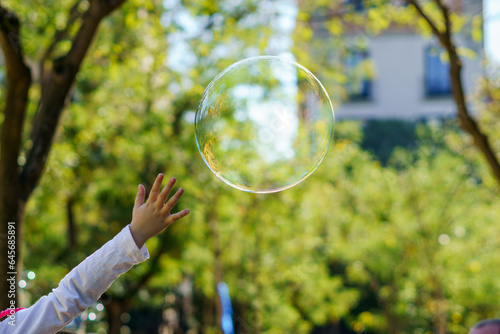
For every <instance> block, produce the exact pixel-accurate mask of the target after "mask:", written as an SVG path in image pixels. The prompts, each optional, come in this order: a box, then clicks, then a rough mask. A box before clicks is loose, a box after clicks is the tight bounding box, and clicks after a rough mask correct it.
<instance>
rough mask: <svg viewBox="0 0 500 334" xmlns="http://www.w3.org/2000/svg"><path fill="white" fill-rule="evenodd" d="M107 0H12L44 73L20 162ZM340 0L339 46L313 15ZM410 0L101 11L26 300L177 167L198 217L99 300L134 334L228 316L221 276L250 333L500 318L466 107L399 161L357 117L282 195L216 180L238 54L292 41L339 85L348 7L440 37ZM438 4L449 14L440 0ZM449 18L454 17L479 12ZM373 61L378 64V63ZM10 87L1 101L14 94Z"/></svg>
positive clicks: (263, 1)
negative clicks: (374, 150) (209, 116)
mask: <svg viewBox="0 0 500 334" xmlns="http://www.w3.org/2000/svg"><path fill="white" fill-rule="evenodd" d="M99 3H100V1H97V0H96V1H88V2H87V1H76V2H73V1H66V0H57V1H44V2H43V3H42V2H33V3H30V4H26V3H23V2H7V3H5V2H4V3H3V4H2V6H4V7H6V8H9V9H11V10H12V11H13V12H15V13H17V15H18V17H19V18H20V19H21V23H22V30H21V33H20V41H22V45H23V48H24V56H25V59H26V63H27V65H28V66H29V68H30V69H31V75H32V84H31V87H30V89H29V96H28V98H29V99H28V101H29V103H27V109H26V122H25V125H24V127H25V131H24V132H23V137H22V138H21V141H20V143H21V144H22V145H21V148H20V153H19V156H18V157H16V160H17V161H16V162H17V164H18V165H17V164H16V168H17V169H19V168H22V167H23V166H24V165H25V164H26V163H27V160H28V159H29V157H28V155H29V153H28V152H29V150H30V148H31V147H32V145H34V143H33V142H32V140H33V139H32V138H31V133H30V130H31V126H32V125H33V124H37V122H36V119H37V117H38V116H37V115H39V113H40V108H41V105H42V104H43V103H44V101H43V99H41V97H43V96H49V95H50V93H49V92H48V91H47V90H46V89H48V87H50V85H49V84H47V82H48V81H50V79H51V77H50V75H49V74H47V73H50V71H54V70H56V67H57V66H56V65H57V64H58V61H59V59H61V57H63V58H64V57H65V56H66V55H67V54H68V52H70V51H71V48H72V45H74V44H73V41H74V37H75V36H76V34H77V33H78V31H79V28H80V27H81V25H82V22H83V20H84V17H85V15H86V14H85V13H87V11H88V10H89V8H92V6H97V5H96V4H99ZM332 5H335V6H337V7H339V8H342V10H343V12H342V14H343V15H342V18H337V17H333V18H330V17H328V20H325V21H324V22H323V23H322V24H324V25H325V27H326V28H327V29H328V31H329V32H330V33H331V34H332V35H333V36H334V37H335V38H333V39H332V40H331V44H328V45H327V46H325V41H324V40H323V39H321V38H317V37H315V35H314V33H315V32H314V30H313V27H312V26H311V23H312V22H313V21H314V20H313V19H314V18H315V17H314V15H315V14H318V13H319V14H321V13H323V12H328V11H329V10H331V9H332V7H331V6H332ZM388 6H391V7H390V9H391V11H389V7H388ZM2 8H3V7H2ZM412 8H413V7H411V6H408V7H405V6H396V5H394V4H393V3H391V2H387V1H373V6H372V7H370V9H369V10H368V12H367V14H363V15H364V16H363V15H361V14H359V13H355V11H354V10H353V7H352V5H346V4H345V2H343V1H338V2H333V3H331V2H324V1H315V2H312V1H301V2H299V3H298V6H297V4H295V3H294V2H287V1H269V0H244V1H238V2H235V1H232V0H231V1H230V0H227V1H218V2H211V1H200V0H185V1H175V0H168V1H163V2H159V1H154V2H151V1H146V0H129V1H126V2H125V3H124V4H123V6H122V7H119V9H117V10H115V11H114V12H113V13H112V14H111V15H109V17H106V18H105V19H104V20H103V21H102V22H101V24H100V27H99V30H98V34H96V35H95V40H94V41H93V43H92V44H90V47H89V48H88V50H87V51H86V58H85V61H84V62H83V63H82V65H81V68H80V70H79V71H78V72H77V73H75V82H74V86H72V88H71V89H70V87H67V89H68V99H67V100H66V103H67V104H66V105H65V106H66V111H65V112H64V114H62V116H61V119H60V126H59V128H58V130H57V136H56V138H55V140H54V142H53V145H52V147H51V150H50V152H51V153H50V157H49V158H48V160H47V165H46V167H45V169H44V174H43V177H42V178H41V181H40V183H39V186H38V187H37V188H35V190H34V193H33V196H32V197H31V199H30V200H29V201H28V202H27V208H26V220H25V227H24V230H25V231H24V233H23V236H24V240H23V245H22V247H23V251H24V254H25V255H24V259H23V266H24V269H23V271H22V273H20V278H21V279H23V280H25V281H26V282H27V285H26V287H25V288H24V289H23V290H22V297H21V304H22V306H27V305H31V304H33V303H34V302H35V301H36V300H37V299H38V298H39V297H40V296H42V295H43V294H46V293H48V292H50V290H51V289H52V288H54V287H55V285H56V284H57V282H59V280H60V279H61V278H62V277H63V276H64V275H65V273H67V272H68V271H69V270H70V269H71V268H73V267H74V266H75V265H76V264H78V263H79V262H80V261H82V260H83V259H84V258H85V257H86V256H88V255H89V254H90V253H92V252H93V251H94V250H95V249H97V248H98V247H100V246H101V245H102V244H103V243H105V242H106V241H107V240H109V239H110V238H111V237H112V236H113V235H114V234H116V233H117V232H118V231H119V230H120V229H121V228H122V227H123V226H124V225H125V224H127V223H128V222H129V221H130V218H131V212H132V211H131V210H132V205H133V199H134V196H135V193H136V187H137V184H138V183H142V184H145V185H146V187H149V186H150V184H149V183H148V182H151V181H152V180H153V179H154V176H155V175H156V174H157V173H159V172H163V173H165V174H166V176H175V177H177V179H178V180H179V181H180V182H179V185H180V186H182V187H184V188H185V189H186V193H185V195H184V196H183V198H182V201H181V203H180V204H179V209H182V208H185V207H187V208H190V209H191V212H192V214H191V215H190V216H189V219H186V220H185V221H181V222H179V223H178V224H176V225H174V226H172V227H171V228H170V229H169V230H168V231H167V232H166V233H163V234H162V235H160V236H159V237H157V238H155V239H153V240H151V241H150V242H148V248H149V250H150V253H151V259H150V260H149V261H148V262H146V263H144V264H142V265H140V266H138V267H136V268H134V269H133V270H131V271H130V272H129V273H127V274H126V275H124V276H123V277H122V278H120V279H119V280H118V281H117V282H115V283H114V284H113V285H112V287H111V288H110V290H109V291H108V292H107V293H106V294H105V295H104V296H103V298H102V299H101V301H100V303H102V304H103V305H104V311H102V312H100V311H99V310H98V309H97V308H96V307H92V308H91V309H90V310H89V312H94V313H96V314H97V321H89V320H87V321H86V325H87V329H88V330H90V331H98V332H103V331H104V330H105V331H107V332H108V333H120V328H122V327H123V326H128V328H129V329H130V330H131V331H132V332H133V333H149V332H154V331H155V330H156V331H157V330H158V327H159V326H161V327H162V328H163V329H166V328H168V329H169V330H172V331H173V332H174V333H185V332H187V331H188V330H192V331H194V332H195V333H220V329H219V328H220V324H219V318H220V305H219V303H218V296H217V291H216V284H217V283H218V282H219V281H225V282H226V283H227V284H228V286H229V289H230V293H231V297H232V302H233V306H234V311H235V313H234V316H233V319H234V323H235V328H236V331H237V333H249V332H252V333H290V332H293V333H311V332H314V331H319V330H321V329H323V330H332V331H333V330H334V329H337V328H340V327H346V328H348V330H349V331H352V332H358V333H361V332H364V333H387V332H389V333H427V332H436V333H463V332H464V331H466V329H467V328H468V327H470V326H471V325H472V324H473V323H475V322H476V321H478V320H481V319H484V318H487V317H499V316H500V315H499V314H498V311H497V309H498V306H499V305H498V292H497V291H499V290H500V287H499V284H500V283H499V282H498V280H496V279H495V278H496V277H498V275H499V272H498V269H497V268H498V265H497V263H496V262H495V259H497V258H498V257H499V256H500V254H499V250H498V247H497V245H498V241H499V239H500V233H498V230H497V228H496V226H495V223H497V222H498V221H500V212H499V210H498V208H499V207H500V205H499V204H500V203H499V196H498V186H497V185H496V181H495V179H494V177H493V176H492V174H491V173H490V172H489V169H488V167H487V166H486V165H485V164H484V163H483V162H482V160H481V158H480V157H479V156H478V155H479V154H478V153H477V151H476V150H475V149H474V148H473V146H472V143H471V141H470V139H469V137H467V136H465V135H464V134H463V133H462V132H460V131H459V130H458V129H457V125H456V124H455V122H451V124H450V123H445V124H444V125H434V124H426V123H424V124H419V125H416V126H413V125H412V129H411V130H413V128H415V132H414V134H413V133H411V136H412V140H411V143H410V144H409V145H408V146H409V148H404V147H400V148H396V149H395V150H389V151H387V152H384V155H383V164H381V163H380V162H379V161H378V160H377V158H376V157H375V156H373V155H372V154H371V153H370V152H367V151H366V150H365V149H364V148H366V147H367V145H365V144H366V140H369V142H370V143H372V142H373V141H375V139H371V138H369V137H366V136H365V135H364V133H363V131H362V130H363V126H362V124H360V123H358V122H349V121H345V122H341V123H340V124H338V125H337V127H336V134H335V145H334V146H332V148H331V151H330V153H329V154H328V155H327V158H326V159H325V161H324V162H323V164H322V165H321V167H320V168H319V169H318V170H317V171H316V172H315V173H314V174H313V175H312V176H311V177H310V178H308V179H307V180H306V181H305V182H303V183H301V184H299V185H298V186H296V187H294V188H292V189H290V190H287V191H284V192H281V193H276V194H269V195H256V194H248V193H243V192H240V191H237V190H235V189H232V188H229V187H227V186H225V185H224V184H222V183H221V182H219V181H218V180H217V179H216V178H215V177H213V175H212V174H211V173H210V171H209V170H208V168H206V166H205V165H204V163H203V161H202V159H201V158H200V155H199V153H198V151H197V147H196V143H195V141H194V124H193V121H194V114H195V111H196V107H197V103H198V101H199V99H200V97H201V94H202V93H203V90H204V88H205V87H206V85H207V84H208V83H209V82H210V80H211V79H212V78H213V77H214V76H215V75H216V74H217V73H219V72H220V71H221V70H222V69H224V68H225V67H227V66H228V65H230V64H232V63H233V62H235V61H237V60H240V59H241V58H245V57H250V56H255V55H260V54H276V55H277V54H293V55H294V57H295V58H296V59H297V61H298V62H299V63H301V64H303V65H304V66H306V67H307V68H309V69H310V70H311V71H312V72H314V73H318V77H319V78H320V79H321V80H322V82H324V83H325V85H326V87H327V90H328V91H329V92H330V93H331V95H332V99H333V100H334V101H335V100H337V101H338V100H340V99H342V98H343V97H345V96H346V92H345V90H344V89H343V87H344V84H345V83H346V82H347V81H349V80H351V79H350V78H349V77H347V76H345V75H344V74H342V73H343V70H342V62H341V61H335V60H334V61H332V57H331V56H332V53H331V52H332V50H337V51H339V52H342V51H343V50H344V49H345V40H346V38H348V37H346V34H345V31H346V29H347V28H346V27H347V26H348V25H350V24H352V23H349V22H350V21H352V22H355V23H356V22H357V24H360V25H363V26H364V27H365V28H366V29H368V31H369V33H373V34H375V33H379V32H381V31H383V29H385V28H387V27H388V25H390V24H391V22H396V23H398V24H403V23H405V24H408V23H409V24H410V25H412V26H414V27H416V29H417V30H419V31H421V32H422V33H423V34H424V35H427V36H430V34H431V33H432V32H431V31H430V28H429V27H428V26H426V25H425V22H423V21H422V18H421V17H419V16H418V13H416V12H415V10H414V9H412ZM426 8H427V7H426ZM427 9H428V10H430V12H431V13H432V15H433V17H434V18H435V19H436V20H438V22H439V19H438V16H437V15H439V9H438V8H437V7H435V6H433V5H432V4H431V5H428V8H427ZM110 13H111V12H109V13H106V15H108V14H110ZM387 13H390V15H389V14H387ZM451 20H452V23H453V29H454V30H453V31H454V32H456V31H459V30H461V29H462V28H463V26H465V25H467V22H468V21H467V19H463V18H461V17H459V16H453V17H452V18H451ZM464 20H465V21H464ZM362 23H363V24H362ZM474 31H475V30H474ZM474 31H473V32H471V33H476V34H477V32H474ZM321 46H323V47H321ZM6 58H7V57H6ZM363 66H364V68H363V71H364V72H366V73H368V74H370V73H372V72H371V71H372V66H371V65H370V64H369V63H366V64H363ZM5 67H6V66H5V65H4V66H3V74H2V78H3V81H2V84H3V85H4V86H8V85H9V82H8V80H7V79H6V78H7V77H6V74H5V73H6V72H5ZM497 81H498V76H496V75H493V76H492V77H491V78H490V79H489V80H486V81H485V82H484V85H483V86H482V87H484V89H483V90H482V91H481V96H480V97H478V98H477V103H478V105H479V108H478V109H479V110H482V109H485V110H486V109H487V110H489V111H491V113H481V117H482V118H481V121H482V123H481V124H482V125H483V126H484V129H486V130H485V131H487V133H488V135H489V138H491V139H492V141H493V143H495V145H496V144H497V143H498V140H499V139H498V131H495V129H496V128H497V127H498V121H497V118H495V115H494V110H497V109H498V108H496V109H495V108H492V107H491V106H493V107H494V106H496V105H497V104H498V100H499V99H498V94H497V93H495V92H496V91H497V90H498V86H499V85H498V82H497ZM0 94H2V95H1V98H0V103H1V107H2V109H4V108H5V107H6V104H7V103H8V102H7V96H6V91H5V90H2V91H1V92H0ZM44 94H49V95H44ZM495 103H496V104H495ZM481 106H482V107H481ZM2 115H4V114H2ZM2 117H3V118H0V122H1V123H2V125H5V122H7V118H6V116H2ZM35 127H36V126H35ZM443 128H446V131H443ZM5 129H6V127H5V126H3V128H2V135H4V133H5V131H6V130H5ZM365 129H366V127H365ZM409 132H411V131H409ZM383 135H384V134H382V135H380V136H379V137H383ZM406 139H408V138H406ZM373 144H375V143H374V142H373ZM382 145H383V144H382ZM368 148H371V147H368ZM3 150H4V148H3V147H2V152H3ZM242 163H245V162H244V161H242ZM4 191H7V190H6V188H3V189H2V193H6V192H4ZM2 224H3V222H2ZM30 271H33V272H34V273H36V277H35V278H34V279H30V278H28V277H27V275H28V272H30Z"/></svg>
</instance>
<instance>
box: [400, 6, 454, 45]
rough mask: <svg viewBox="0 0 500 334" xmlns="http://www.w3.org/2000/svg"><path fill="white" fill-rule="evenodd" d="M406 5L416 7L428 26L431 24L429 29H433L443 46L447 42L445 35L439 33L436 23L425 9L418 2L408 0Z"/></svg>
mask: <svg viewBox="0 0 500 334" xmlns="http://www.w3.org/2000/svg"><path fill="white" fill-rule="evenodd" d="M406 3H407V4H409V5H412V6H413V7H415V9H416V10H417V12H418V13H419V14H420V16H421V17H422V18H423V19H424V20H425V21H426V22H427V24H429V27H430V28H431V30H432V33H433V34H434V36H436V37H437V38H438V39H439V41H440V42H441V44H443V45H444V44H445V42H446V41H445V38H444V36H443V33H441V32H440V31H439V29H438V28H437V26H436V24H435V23H434V21H432V19H431V18H430V17H429V16H428V15H427V14H426V13H425V12H424V9H423V8H422V6H420V4H419V3H418V0H406Z"/></svg>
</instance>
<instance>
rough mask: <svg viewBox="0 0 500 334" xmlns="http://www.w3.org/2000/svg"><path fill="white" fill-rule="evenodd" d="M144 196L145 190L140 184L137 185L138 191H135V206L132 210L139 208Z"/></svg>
mask: <svg viewBox="0 0 500 334" xmlns="http://www.w3.org/2000/svg"><path fill="white" fill-rule="evenodd" d="M145 194H146V189H144V187H143V186H142V184H140V185H139V189H138V191H137V196H136V197H135V205H134V209H135V208H138V207H140V206H141V205H143V204H144V195H145Z"/></svg>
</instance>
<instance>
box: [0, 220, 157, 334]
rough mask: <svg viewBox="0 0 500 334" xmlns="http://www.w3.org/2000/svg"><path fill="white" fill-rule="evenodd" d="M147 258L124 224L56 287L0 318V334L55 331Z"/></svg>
mask: <svg viewBox="0 0 500 334" xmlns="http://www.w3.org/2000/svg"><path fill="white" fill-rule="evenodd" d="M148 258H149V253H148V250H147V248H146V246H143V247H142V248H141V249H139V248H137V245H136V244H135V241H134V239H133V238H132V234H131V233H130V228H129V226H128V225H127V226H126V227H125V228H123V229H122V230H121V232H120V233H118V234H117V235H116V236H115V237H114V238H113V239H112V240H110V241H108V242H107V243H106V244H105V245H104V246H102V247H101V248H100V249H98V250H97V251H96V252H95V253H94V254H92V255H91V256H89V257H87V258H86V259H85V260H84V261H83V262H82V263H80V264H79V265H78V266H76V267H75V268H74V269H73V270H71V272H70V273H69V274H67V275H66V276H65V277H64V278H63V279H62V281H61V282H60V283H59V286H58V287H57V289H54V290H52V292H51V293H49V294H48V295H47V296H43V297H42V298H40V299H39V300H38V301H37V302H36V303H35V304H34V305H33V306H31V307H29V308H27V309H25V310H22V311H19V312H17V313H15V314H13V315H12V316H11V317H7V318H5V319H4V320H3V321H2V322H0V334H7V333H8V334H26V333H30V334H49V333H50V334H52V333H55V332H57V331H58V330H60V329H61V328H63V327H64V326H66V325H67V324H69V323H70V322H71V321H72V320H73V319H74V318H76V317H77V316H78V315H79V314H80V313H82V312H83V311H85V309H87V307H89V306H90V305H92V304H93V303H94V302H95V301H96V300H97V299H99V297H101V295H102V294H103V293H104V292H105V291H106V290H107V289H108V288H109V286H110V285H111V283H113V281H114V280H115V279H117V278H118V277H119V276H120V275H121V274H123V273H124V272H126V271H128V270H129V269H130V268H132V266H134V265H135V264H138V263H140V262H142V261H144V260H146V259H148Z"/></svg>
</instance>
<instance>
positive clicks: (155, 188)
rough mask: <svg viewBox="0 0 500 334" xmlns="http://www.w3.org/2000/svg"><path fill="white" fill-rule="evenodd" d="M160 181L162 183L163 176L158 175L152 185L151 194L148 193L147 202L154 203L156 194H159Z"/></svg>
mask: <svg viewBox="0 0 500 334" xmlns="http://www.w3.org/2000/svg"><path fill="white" fill-rule="evenodd" d="M162 181H163V174H158V176H157V177H156V180H155V183H154V184H153V188H151V192H150V193H149V198H148V202H149V201H151V203H154V202H156V199H157V198H158V194H159V193H160V188H161V182H162Z"/></svg>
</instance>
